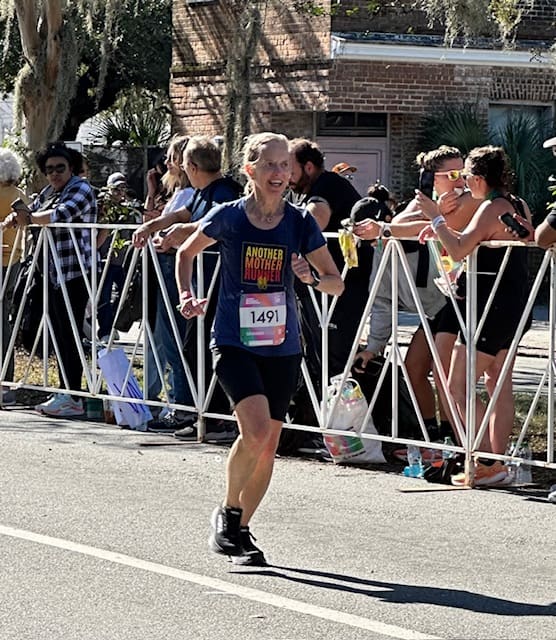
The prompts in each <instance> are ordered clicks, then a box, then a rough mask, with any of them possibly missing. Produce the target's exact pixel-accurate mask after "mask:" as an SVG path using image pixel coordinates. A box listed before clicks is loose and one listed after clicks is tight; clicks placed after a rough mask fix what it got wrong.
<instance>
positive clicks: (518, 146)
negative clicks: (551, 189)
mask: <svg viewBox="0 0 556 640" xmlns="http://www.w3.org/2000/svg"><path fill="white" fill-rule="evenodd" d="M547 135H548V126H547V123H545V122H543V121H539V120H538V119H537V118H533V117H532V116H527V115H523V114H518V115H514V116H512V117H511V118H510V119H509V120H507V121H506V123H505V124H504V125H503V126H502V127H501V128H500V129H498V130H497V131H494V132H493V135H492V142H493V143H494V144H498V145H500V146H501V147H503V148H504V149H505V151H506V153H507V155H508V158H509V160H510V164H511V167H512V170H513V174H514V176H513V177H514V185H513V188H514V191H515V193H516V194H517V195H519V196H521V197H522V198H523V199H524V200H525V201H526V202H527V204H528V205H529V208H530V209H531V212H532V214H533V221H534V223H535V224H538V223H539V222H541V221H542V220H543V219H544V217H545V216H546V211H547V202H546V201H547V197H548V196H547V184H548V178H549V176H550V173H551V168H552V165H553V160H554V159H553V157H552V155H551V154H549V153H547V152H546V149H543V146H542V143H543V140H544V139H545V138H546V137H547Z"/></svg>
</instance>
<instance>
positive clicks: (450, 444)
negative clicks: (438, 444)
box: [442, 436, 456, 460]
mask: <svg viewBox="0 0 556 640" xmlns="http://www.w3.org/2000/svg"><path fill="white" fill-rule="evenodd" d="M444 444H445V445H446V446H447V447H453V446H454V443H453V441H452V438H450V436H446V437H445V438H444ZM455 455H456V454H455V453H454V452H453V451H446V450H445V449H443V450H442V460H449V459H450V458H453V457H454V456H455Z"/></svg>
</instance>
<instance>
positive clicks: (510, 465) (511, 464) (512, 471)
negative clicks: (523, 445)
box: [505, 438, 520, 484]
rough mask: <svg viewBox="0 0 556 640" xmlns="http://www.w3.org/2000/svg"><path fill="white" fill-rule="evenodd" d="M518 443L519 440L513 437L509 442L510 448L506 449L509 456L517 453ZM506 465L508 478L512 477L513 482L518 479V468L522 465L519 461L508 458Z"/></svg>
mask: <svg viewBox="0 0 556 640" xmlns="http://www.w3.org/2000/svg"><path fill="white" fill-rule="evenodd" d="M516 444H517V440H516V439H515V438H512V439H511V440H510V442H509V444H508V448H507V449H506V455H507V456H513V455H514V454H515V446H516ZM505 465H506V470H507V472H508V478H510V480H511V484H513V483H514V482H515V481H516V476H517V470H518V468H519V466H520V465H518V464H517V462H515V461H514V460H508V462H506V463H505Z"/></svg>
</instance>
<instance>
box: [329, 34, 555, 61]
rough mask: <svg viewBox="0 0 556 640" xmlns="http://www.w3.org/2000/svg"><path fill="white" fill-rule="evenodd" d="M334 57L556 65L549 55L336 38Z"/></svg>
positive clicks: (506, 50)
mask: <svg viewBox="0 0 556 640" xmlns="http://www.w3.org/2000/svg"><path fill="white" fill-rule="evenodd" d="M330 57H331V58H332V59H333V60H367V61H374V60H384V61H388V62H413V63H416V64H419V63H421V64H423V63H427V64H431V63H432V64H460V65H480V66H489V67H491V66H496V67H518V68H529V69H531V68H539V67H544V66H547V65H549V64H551V63H552V62H553V60H552V58H551V56H550V54H548V53H535V54H534V53H532V52H530V51H511V50H509V49H504V50H492V49H467V48H466V49H456V48H449V47H427V46H422V47H421V46H415V45H400V44H378V43H376V42H368V41H367V42H365V41H361V40H347V39H346V38H342V37H340V36H336V35H333V36H332V41H331V52H330Z"/></svg>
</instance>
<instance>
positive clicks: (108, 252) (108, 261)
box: [97, 171, 141, 342]
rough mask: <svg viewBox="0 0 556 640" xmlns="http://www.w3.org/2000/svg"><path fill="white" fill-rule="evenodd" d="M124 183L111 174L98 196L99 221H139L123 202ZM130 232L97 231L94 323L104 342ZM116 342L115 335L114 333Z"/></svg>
mask: <svg viewBox="0 0 556 640" xmlns="http://www.w3.org/2000/svg"><path fill="white" fill-rule="evenodd" d="M126 200H127V179H126V177H125V175H124V174H123V173H120V172H119V171H117V172H115V173H111V174H110V175H109V176H108V178H107V180H106V186H105V187H104V188H103V189H101V191H100V196H99V221H101V222H107V223H115V222H121V223H122V224H136V223H138V222H140V221H141V214H140V212H139V210H138V209H136V208H135V207H133V206H132V205H131V204H129V203H128V202H126ZM130 239H131V232H130V231H129V230H119V229H112V230H110V229H101V230H100V231H99V234H98V238H97V244H98V248H99V252H100V255H101V258H102V265H103V266H102V275H101V276H99V282H100V281H101V278H102V289H101V291H100V296H99V301H98V309H97V321H98V332H97V334H98V338H99V340H100V341H101V342H107V341H108V340H109V338H110V333H111V331H112V328H113V325H114V321H115V317H116V311H117V309H118V304H119V300H120V297H121V293H122V290H123V286H124V282H125V277H126V270H125V268H124V263H125V262H126V255H127V250H128V249H129V247H130V242H129V241H130ZM114 336H115V337H116V338H117V337H118V333H117V332H114Z"/></svg>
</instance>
